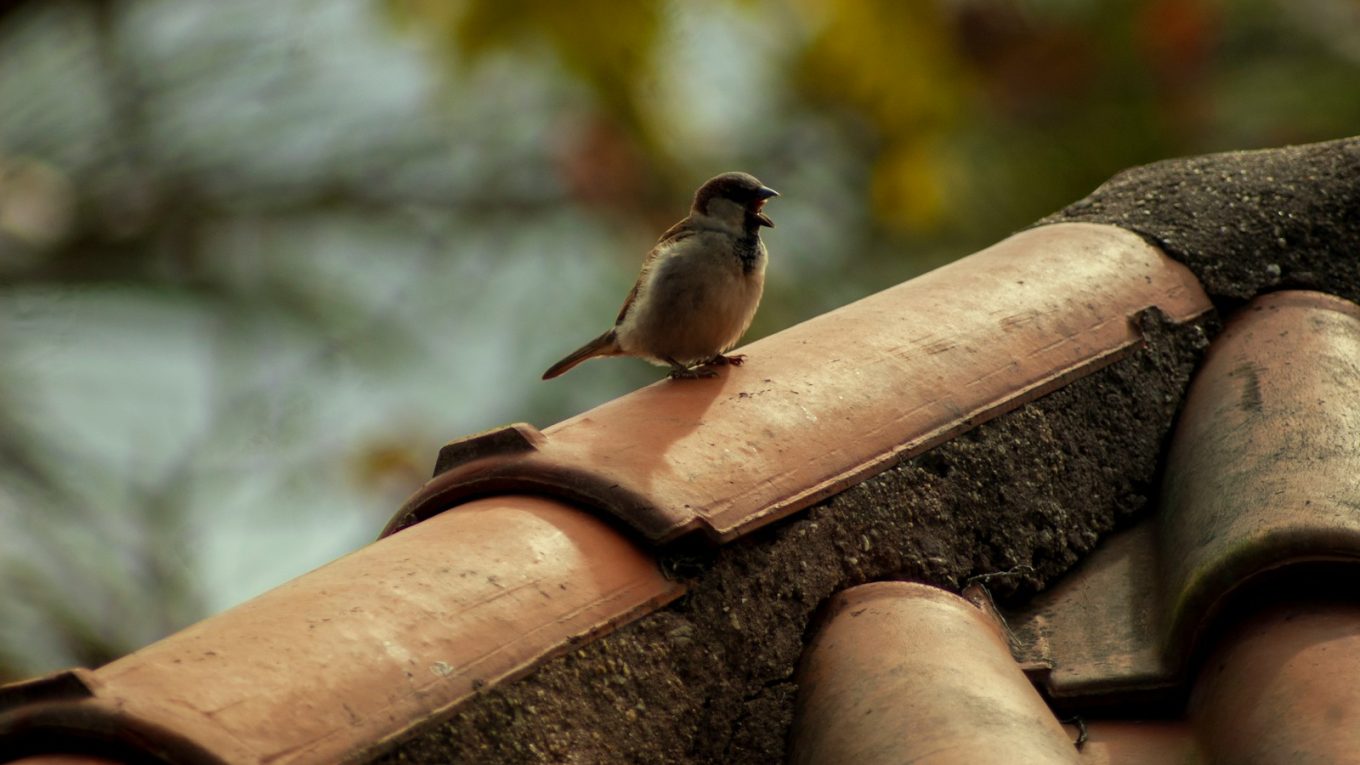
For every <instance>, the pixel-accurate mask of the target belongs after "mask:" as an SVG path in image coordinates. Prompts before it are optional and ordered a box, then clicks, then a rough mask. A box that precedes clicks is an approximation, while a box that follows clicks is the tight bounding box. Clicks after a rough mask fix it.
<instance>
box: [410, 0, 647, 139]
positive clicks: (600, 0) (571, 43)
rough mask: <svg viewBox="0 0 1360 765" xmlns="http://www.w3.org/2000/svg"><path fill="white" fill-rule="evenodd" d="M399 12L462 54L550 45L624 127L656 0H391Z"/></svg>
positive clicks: (470, 56)
mask: <svg viewBox="0 0 1360 765" xmlns="http://www.w3.org/2000/svg"><path fill="white" fill-rule="evenodd" d="M392 4H393V6H394V7H395V9H396V10H397V12H398V15H399V16H404V17H407V18H410V19H412V20H413V21H416V22H418V23H419V24H420V25H421V26H423V27H425V28H427V29H433V30H435V31H436V33H437V34H443V35H445V36H446V38H447V39H448V41H449V42H450V43H451V45H452V46H453V53H454V54H455V55H456V56H457V57H458V58H459V59H461V60H463V61H471V60H475V59H476V58H477V57H479V56H482V55H485V54H487V53H489V52H492V51H500V50H505V49H510V48H516V49H521V48H530V49H532V48H533V47H535V46H537V45H542V46H544V47H546V48H548V49H550V50H551V51H552V52H553V53H554V54H555V55H556V56H557V59H558V60H559V61H560V63H561V64H562V65H563V66H564V67H566V69H567V70H568V71H569V72H570V73H571V74H572V75H574V76H575V77H577V78H580V79H581V80H584V81H585V82H586V83H587V84H589V85H590V86H591V88H592V90H593V91H594V92H595V94H596V96H597V97H599V98H600V99H601V100H602V101H603V102H604V103H605V105H606V106H607V107H608V108H609V110H610V111H611V112H613V113H614V114H615V115H616V116H618V117H620V118H622V119H624V121H625V122H627V123H628V124H630V126H637V125H638V118H637V115H638V110H637V108H636V104H635V101H634V95H635V94H636V92H637V89H638V88H640V87H643V86H644V85H645V84H646V83H647V82H648V80H649V78H650V77H651V74H652V67H653V61H652V57H653V51H654V49H655V47H656V40H657V33H658V28H659V26H660V23H659V22H660V19H661V11H662V3H661V2H659V0H630V2H622V3H621V2H616V1H615V0H576V1H575V2H557V0H466V1H465V2H463V3H449V2H439V0H392Z"/></svg>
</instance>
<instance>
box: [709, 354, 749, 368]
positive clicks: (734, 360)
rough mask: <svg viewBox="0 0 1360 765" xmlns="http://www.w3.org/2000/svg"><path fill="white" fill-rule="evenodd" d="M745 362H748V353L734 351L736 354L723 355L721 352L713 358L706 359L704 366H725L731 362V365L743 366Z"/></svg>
mask: <svg viewBox="0 0 1360 765" xmlns="http://www.w3.org/2000/svg"><path fill="white" fill-rule="evenodd" d="M745 363H746V354H744V353H734V354H732V355H731V356H724V355H722V354H721V353H719V354H718V355H716V356H714V357H713V358H711V359H709V360H708V361H705V362H704V366H706V367H725V366H727V365H728V364H731V365H732V366H734V367H739V366H741V365H742V364H745Z"/></svg>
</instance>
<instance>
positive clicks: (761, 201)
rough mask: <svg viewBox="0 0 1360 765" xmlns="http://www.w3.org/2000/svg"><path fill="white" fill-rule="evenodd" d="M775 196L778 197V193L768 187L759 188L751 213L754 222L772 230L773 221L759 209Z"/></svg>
mask: <svg viewBox="0 0 1360 765" xmlns="http://www.w3.org/2000/svg"><path fill="white" fill-rule="evenodd" d="M777 196H779V192H778V191H775V190H774V189H772V188H770V187H769V186H761V187H760V190H759V191H757V192H756V203H755V209H754V210H753V211H752V212H754V213H755V216H756V220H758V221H760V225H762V226H769V227H770V228H774V221H772V220H770V216H768V215H766V214H765V213H764V212H762V211H761V208H763V207H764V206H765V202H766V201H767V200H769V199H770V198H771V197H777Z"/></svg>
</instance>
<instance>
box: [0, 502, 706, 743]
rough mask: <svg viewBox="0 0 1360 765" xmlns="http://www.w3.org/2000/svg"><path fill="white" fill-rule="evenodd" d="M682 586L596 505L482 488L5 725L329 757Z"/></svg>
mask: <svg viewBox="0 0 1360 765" xmlns="http://www.w3.org/2000/svg"><path fill="white" fill-rule="evenodd" d="M682 591H683V587H682V586H681V585H679V584H677V583H675V582H671V581H668V580H667V579H665V578H664V577H663V576H662V575H661V572H660V570H659V568H658V567H657V565H656V563H655V561H654V560H652V559H651V558H649V557H648V556H646V555H644V554H643V553H642V552H641V551H640V550H638V549H637V548H636V547H635V546H634V545H633V544H632V543H630V542H628V541H627V540H626V539H624V538H623V537H621V536H620V535H619V534H618V533H617V532H616V531H614V530H613V529H611V528H609V527H608V526H607V525H606V524H604V523H603V522H601V521H600V520H598V519H596V518H594V517H592V516H590V515H587V514H585V513H582V512H580V511H577V510H573V509H570V508H565V507H562V506H561V505H559V504H557V503H555V502H552V501H549V500H544V499H538V498H532V497H515V496H509V497H498V498H495V499H487V500H481V501H477V502H473V503H469V504H467V505H465V506H463V507H460V508H458V509H457V510H456V511H454V512H449V513H444V514H442V515H441V516H439V517H438V518H436V519H432V520H431V521H430V522H428V523H423V524H421V525H420V526H419V527H418V528H413V529H409V530H407V531H406V532H404V533H402V534H397V535H395V536H393V537H391V538H388V539H385V540H382V541H381V542H379V543H377V544H374V545H370V546H369V547H366V548H363V549H361V550H359V551H357V552H354V553H352V554H350V555H348V556H346V557H344V558H341V559H340V560H338V561H335V562H334V563H331V564H329V565H327V566H324V567H322V568H320V569H318V570H316V571H313V572H312V573H310V574H307V575H305V576H303V577H300V578H298V579H295V580H294V581H292V582H290V583H288V584H285V585H283V586H282V587H279V588H278V589H275V590H273V591H271V592H269V593H266V594H265V595H263V596H261V597H259V598H256V599H255V600H252V601H250V602H248V603H246V604H244V605H242V606H239V607H237V608H234V609H232V610H230V611H227V612H226V613H223V614H220V615H218V616H215V617H212V618H210V619H208V620H207V621H204V622H201V623H199V624H197V625H195V626H193V627H191V628H189V629H187V630H184V631H183V632H180V633H178V634H176V635H173V636H171V637H169V638H167V639H165V640H162V641H161V642H159V643H155V644H153V645H151V646H148V647H146V648H144V649H142V650H140V651H137V652H135V653H133V654H131V655H129V656H126V657H124V658H122V659H119V660H118V661H115V662H113V663H111V664H108V665H106V666H104V667H101V668H100V669H98V670H97V671H95V672H86V673H83V674H82V675H81V676H79V677H74V678H58V679H59V680H60V682H62V683H64V685H63V690H61V691H60V692H58V693H46V694H40V695H41V696H42V698H36V697H35V695H34V694H33V693H32V692H27V693H26V694H25V695H24V698H22V699H19V701H20V702H21V703H22V702H24V701H30V702H31V701H33V700H34V699H35V698H36V702H37V703H28V704H23V705H22V707H21V709H20V710H19V714H16V715H11V716H6V717H3V718H0V739H6V740H7V741H8V742H9V743H10V745H11V746H19V745H20V744H21V743H22V742H23V741H24V740H25V736H26V735H28V734H26V731H32V730H33V726H32V724H31V721H32V720H34V719H37V718H41V719H43V720H47V721H49V723H50V724H48V725H47V727H46V729H47V730H51V729H53V727H54V726H56V727H60V725H63V724H64V725H65V726H66V730H67V734H68V735H71V736H75V735H77V733H79V732H83V734H85V735H88V736H89V737H91V738H96V739H99V738H101V737H103V738H107V736H106V735H105V733H106V732H107V731H106V729H107V728H108V727H109V726H110V725H116V726H119V727H127V726H131V725H142V726H146V727H147V729H148V730H149V731H150V733H148V735H147V737H148V738H150V739H152V740H153V741H154V740H157V739H162V738H164V737H163V736H162V735H161V734H160V733H159V732H157V731H158V730H161V731H175V732H176V733H177V734H179V735H182V736H185V737H188V738H190V739H192V740H193V741H194V742H196V744H197V745H198V746H200V747H202V748H203V750H205V751H206V752H207V753H209V754H208V756H206V757H201V758H196V759H195V760H194V761H196V762H231V763H246V762H269V763H278V764H280V765H282V764H283V763H292V762H336V761H338V760H340V759H342V758H343V757H345V756H353V755H355V754H356V753H357V752H360V751H362V750H365V749H370V748H372V747H374V746H376V745H377V744H378V743H379V742H380V741H381V740H383V739H384V738H386V737H388V736H391V735H393V734H395V733H396V732H398V731H399V730H401V729H402V728H405V727H407V726H409V725H412V724H413V723H415V722H417V721H419V720H421V719H424V718H426V717H430V716H432V715H437V714H439V713H440V712H441V710H445V709H447V708H448V707H450V706H451V705H453V704H456V703H458V702H459V701H460V700H462V699H465V698H467V697H469V696H470V695H472V694H474V693H476V692H477V691H478V690H479V689H481V688H483V687H486V686H488V685H490V684H494V683H496V682H498V681H501V680H504V679H505V678H507V677H513V676H515V675H516V674H518V673H522V672H524V671H525V670H527V669H528V668H529V667H531V666H533V665H534V664H535V663H536V662H538V661H540V660H542V659H543V658H544V657H545V656H549V655H551V654H553V653H554V652H557V651H561V650H563V649H565V648H567V647H569V646H570V645H572V644H573V643H574V642H576V641H577V640H579V639H582V638H587V637H591V636H596V635H599V634H600V633H601V632H603V631H606V630H608V629H609V628H610V627H611V626H612V625H614V624H617V623H619V622H620V621H623V620H627V619H628V618H630V616H631V615H632V614H634V613H636V612H637V611H639V610H651V609H653V608H656V607H657V606H658V605H660V604H663V603H665V602H667V601H669V600H671V599H673V598H675V597H676V596H678V595H679V594H680V593H681V592H682ZM21 691H22V689H16V688H15V687H10V688H9V689H8V692H7V693H8V696H9V697H11V698H14V697H16V696H19V695H20V694H21ZM3 706H4V704H3V699H2V698H0V708H2V707H3ZM20 715H27V718H26V719H25V718H23V717H22V716H20ZM26 720H27V721H26ZM63 721H64V722H63ZM33 735H34V736H36V734H33ZM6 737H8V738H6ZM30 738H32V736H30ZM219 758H220V759H219Z"/></svg>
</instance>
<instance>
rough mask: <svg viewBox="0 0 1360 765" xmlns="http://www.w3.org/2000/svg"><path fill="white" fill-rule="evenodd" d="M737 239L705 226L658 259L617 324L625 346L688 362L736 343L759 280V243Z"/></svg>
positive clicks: (762, 278)
mask: <svg viewBox="0 0 1360 765" xmlns="http://www.w3.org/2000/svg"><path fill="white" fill-rule="evenodd" d="M743 239H744V237H734V236H732V235H730V234H725V233H717V232H704V233H700V234H698V235H696V236H692V237H687V238H686V239H684V240H683V241H681V242H678V243H677V244H676V245H674V246H673V247H671V248H670V249H669V250H668V251H667V252H666V253H664V254H663V255H662V256H661V257H659V258H658V261H657V262H656V263H655V264H654V266H653V268H652V269H651V270H650V271H649V272H648V273H647V274H646V275H645V278H644V282H643V284H642V285H641V286H640V290H639V294H638V297H637V300H636V302H635V304H634V306H633V308H632V310H630V311H629V313H628V315H627V316H626V317H625V318H624V321H623V322H622V323H621V324H620V325H619V326H618V327H617V330H616V331H617V332H618V337H619V341H620V343H621V345H622V346H623V347H624V348H625V350H627V351H629V352H630V353H636V354H638V355H643V356H649V357H652V358H657V359H662V358H672V359H675V360H676V361H679V362H681V363H692V362H695V361H700V360H705V359H708V358H711V357H712V356H714V355H716V354H718V353H721V352H723V351H725V350H727V349H728V348H731V347H732V346H733V345H735V344H736V342H737V340H739V339H740V338H741V335H742V334H744V333H745V332H746V329H747V327H749V326H750V324H751V319H752V318H753V317H754V316H755V312H756V308H757V306H759V304H760V296H761V293H762V292H763V290H764V286H765V260H766V255H765V247H764V245H763V244H762V243H761V242H760V240H759V238H758V237H755V238H754V239H753V241H750V242H744V241H743Z"/></svg>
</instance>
